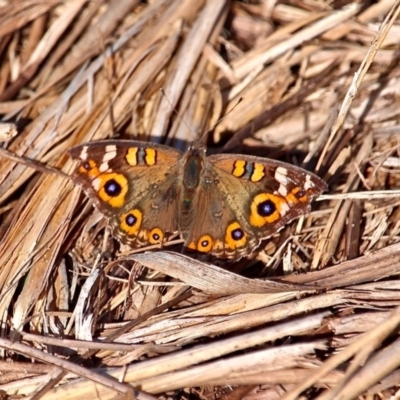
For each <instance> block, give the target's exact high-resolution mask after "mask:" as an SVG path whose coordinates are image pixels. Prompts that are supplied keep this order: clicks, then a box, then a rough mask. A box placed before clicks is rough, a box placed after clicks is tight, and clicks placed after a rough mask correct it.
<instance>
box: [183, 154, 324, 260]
mask: <svg viewBox="0 0 400 400" xmlns="http://www.w3.org/2000/svg"><path fill="white" fill-rule="evenodd" d="M204 178H205V181H204V183H203V185H202V189H203V190H201V192H200V193H199V196H198V199H197V203H196V204H194V207H193V208H194V209H197V210H198V212H196V213H193V214H194V215H193V217H192V221H191V229H189V232H188V234H187V239H186V245H187V246H188V247H189V248H191V249H195V250H198V251H203V252H205V253H211V254H214V255H216V256H218V257H225V258H234V259H237V258H240V257H243V256H245V255H246V254H248V253H250V252H251V251H252V250H254V249H255V248H256V247H257V245H258V244H259V242H260V241H261V240H262V239H265V238H267V237H269V236H271V235H272V234H273V233H275V232H276V231H277V230H278V229H279V228H281V227H282V226H284V225H285V224H287V223H288V222H290V221H291V220H293V219H295V218H297V217H299V216H301V215H304V214H306V213H307V212H308V211H309V210H310V204H311V202H312V201H313V200H314V199H315V198H316V197H317V196H319V195H320V194H321V193H322V192H323V191H324V190H325V189H326V188H327V185H326V183H325V182H324V181H323V180H322V179H320V178H319V177H318V176H316V175H314V174H312V173H310V172H308V171H305V170H303V169H301V168H298V167H295V166H293V165H290V164H286V163H282V162H279V161H275V160H269V159H268V160H266V159H264V158H261V157H252V156H245V155H232V154H226V155H215V156H211V157H208V158H207V163H206V166H205V172H204Z"/></svg>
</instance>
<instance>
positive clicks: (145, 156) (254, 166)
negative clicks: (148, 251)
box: [69, 140, 327, 259]
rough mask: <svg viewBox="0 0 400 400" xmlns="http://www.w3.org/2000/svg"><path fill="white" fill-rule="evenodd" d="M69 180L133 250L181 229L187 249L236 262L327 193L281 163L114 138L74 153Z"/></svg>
mask: <svg viewBox="0 0 400 400" xmlns="http://www.w3.org/2000/svg"><path fill="white" fill-rule="evenodd" d="M69 154H70V156H71V157H73V158H75V159H78V160H79V165H78V167H77V168H76V170H75V172H74V174H73V176H72V178H73V180H74V181H75V182H76V183H77V184H79V185H80V186H81V187H82V188H83V189H84V190H85V192H86V194H87V195H88V196H89V197H90V198H91V199H93V200H94V202H95V204H96V206H97V208H98V209H99V210H100V211H101V212H102V213H103V214H104V215H105V216H106V217H108V218H109V222H110V224H111V226H112V228H113V231H114V235H115V236H116V237H117V238H119V239H120V240H121V242H123V243H127V244H128V245H130V246H131V247H141V246H146V245H151V244H158V243H159V244H162V243H163V241H164V239H165V238H166V234H167V233H175V232H178V233H179V235H180V237H181V238H182V239H183V240H184V245H185V247H187V248H189V249H192V250H197V251H199V252H202V253H207V254H211V255H213V256H216V257H221V258H229V259H239V258H241V257H243V256H246V255H247V254H249V253H251V252H252V251H254V250H255V249H256V248H257V246H258V245H259V243H260V241H261V240H262V239H265V238H267V237H269V236H271V235H272V234H274V233H275V232H276V231H277V230H278V229H279V228H281V227H282V226H283V225H285V224H287V223H288V222H289V221H291V220H293V219H294V218H297V217H299V216H301V215H303V214H305V213H307V212H308V211H309V209H310V203H311V202H312V201H313V199H315V198H316V197H317V196H319V195H320V194H321V193H322V192H323V191H324V190H326V188H327V185H326V183H325V182H324V181H323V180H322V179H320V178H319V177H318V176H316V175H314V174H312V173H310V172H308V171H306V170H304V169H301V168H298V167H295V166H293V165H290V164H286V163H283V162H279V161H275V160H270V159H264V158H261V157H253V156H246V155H241V154H220V155H212V156H209V157H207V156H206V148H205V146H203V145H202V144H201V143H200V141H195V142H194V143H192V144H191V145H190V147H189V148H188V150H187V151H186V152H185V153H182V152H180V151H178V150H175V149H173V148H171V147H167V146H163V145H159V144H153V143H148V142H140V141H125V140H120V141H117V140H110V141H100V142H93V143H88V144H84V145H81V146H77V147H74V148H72V149H71V150H70V151H69Z"/></svg>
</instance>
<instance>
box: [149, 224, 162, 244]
mask: <svg viewBox="0 0 400 400" xmlns="http://www.w3.org/2000/svg"><path fill="white" fill-rule="evenodd" d="M163 239H164V232H163V231H162V230H161V229H159V228H154V229H152V230H151V231H150V233H149V242H150V243H151V244H158V243H161V242H162V241H163Z"/></svg>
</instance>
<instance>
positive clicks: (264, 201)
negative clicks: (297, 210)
mask: <svg viewBox="0 0 400 400" xmlns="http://www.w3.org/2000/svg"><path fill="white" fill-rule="evenodd" d="M288 209H289V206H288V204H287V203H286V202H285V200H284V199H283V198H281V197H279V196H275V195H273V194H270V193H261V194H258V195H257V196H255V197H254V199H253V201H252V203H251V205H250V224H251V225H253V226H256V227H259V228H260V227H262V226H264V225H265V224H271V223H273V222H275V221H277V220H278V219H279V218H280V216H281V215H284V214H285V213H286V211H287V210H288Z"/></svg>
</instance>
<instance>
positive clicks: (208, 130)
mask: <svg viewBox="0 0 400 400" xmlns="http://www.w3.org/2000/svg"><path fill="white" fill-rule="evenodd" d="M242 101H243V97H240V98H239V100H238V101H237V102H236V104H235V105H234V106H233V107H232V108H231V109H230V110H229V111H228V112H227V113H226V114H225V115H223V116H222V117H221V118H220V119H219V120H218V121H217V122H216V123H215V124H214V125H213V126H211V127H210V128H208V129H207V130H206V131H205V132H204V133H203V134H202V135H201V136H200V138H199V140H200V141H201V139H203V138H204V136H206V135H208V134H209V133H210V132H212V131H213V130H214V129H215V127H216V126H217V125H218V124H219V123H220V122H221V121H223V120H224V119H225V118H226V117H227V116H228V115H229V114H230V113H231V112H232V111H233V110H234V109H235V108H236V107H237V106H238V105H239V104H240V103H241V102H242Z"/></svg>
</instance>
